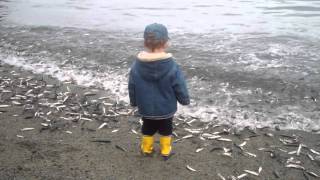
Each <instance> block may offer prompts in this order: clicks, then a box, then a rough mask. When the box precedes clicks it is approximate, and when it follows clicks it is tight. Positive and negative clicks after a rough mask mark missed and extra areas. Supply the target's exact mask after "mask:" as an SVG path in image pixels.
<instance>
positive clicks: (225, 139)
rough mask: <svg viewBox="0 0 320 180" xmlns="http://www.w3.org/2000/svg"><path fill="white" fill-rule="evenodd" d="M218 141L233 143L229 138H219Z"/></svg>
mask: <svg viewBox="0 0 320 180" xmlns="http://www.w3.org/2000/svg"><path fill="white" fill-rule="evenodd" d="M217 140H218V141H225V142H232V140H231V139H227V138H219V139H217Z"/></svg>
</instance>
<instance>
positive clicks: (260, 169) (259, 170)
mask: <svg viewBox="0 0 320 180" xmlns="http://www.w3.org/2000/svg"><path fill="white" fill-rule="evenodd" d="M261 171H262V167H261V166H260V167H259V169H258V173H259V174H260V173H261Z"/></svg>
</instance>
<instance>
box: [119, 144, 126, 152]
mask: <svg viewBox="0 0 320 180" xmlns="http://www.w3.org/2000/svg"><path fill="white" fill-rule="evenodd" d="M116 148H117V149H120V150H121V151H123V152H127V150H126V149H125V148H123V147H121V146H119V145H116Z"/></svg>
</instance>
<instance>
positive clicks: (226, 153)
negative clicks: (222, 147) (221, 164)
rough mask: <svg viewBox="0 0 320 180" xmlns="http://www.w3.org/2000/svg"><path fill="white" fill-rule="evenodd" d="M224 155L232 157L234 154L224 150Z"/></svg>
mask: <svg viewBox="0 0 320 180" xmlns="http://www.w3.org/2000/svg"><path fill="white" fill-rule="evenodd" d="M222 155H224V156H227V157H231V158H232V154H231V153H228V152H224V153H223V154H222Z"/></svg>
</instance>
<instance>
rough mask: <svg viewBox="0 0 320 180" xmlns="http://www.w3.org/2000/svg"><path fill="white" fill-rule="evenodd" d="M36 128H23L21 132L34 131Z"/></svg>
mask: <svg viewBox="0 0 320 180" xmlns="http://www.w3.org/2000/svg"><path fill="white" fill-rule="evenodd" d="M32 130H34V128H22V129H21V131H32Z"/></svg>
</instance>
